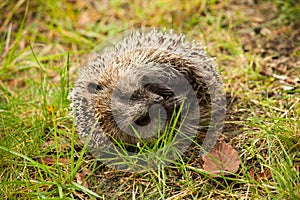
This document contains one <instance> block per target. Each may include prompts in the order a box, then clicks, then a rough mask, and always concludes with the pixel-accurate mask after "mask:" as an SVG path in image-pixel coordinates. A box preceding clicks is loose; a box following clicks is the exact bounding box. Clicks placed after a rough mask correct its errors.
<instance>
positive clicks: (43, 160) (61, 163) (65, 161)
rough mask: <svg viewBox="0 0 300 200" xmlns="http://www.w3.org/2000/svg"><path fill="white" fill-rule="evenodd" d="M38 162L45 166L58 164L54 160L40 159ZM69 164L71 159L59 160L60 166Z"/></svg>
mask: <svg viewBox="0 0 300 200" xmlns="http://www.w3.org/2000/svg"><path fill="white" fill-rule="evenodd" d="M37 161H38V162H39V163H41V164H45V165H54V164H56V159H54V158H38V160H37ZM68 163H69V159H67V158H59V159H58V164H60V165H63V164H68Z"/></svg>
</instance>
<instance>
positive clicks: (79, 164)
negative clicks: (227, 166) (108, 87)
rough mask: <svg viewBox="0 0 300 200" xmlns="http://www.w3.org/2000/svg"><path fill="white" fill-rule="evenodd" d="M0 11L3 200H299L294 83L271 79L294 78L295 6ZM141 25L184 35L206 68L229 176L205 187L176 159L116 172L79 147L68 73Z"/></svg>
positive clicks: (200, 176)
mask: <svg viewBox="0 0 300 200" xmlns="http://www.w3.org/2000/svg"><path fill="white" fill-rule="evenodd" d="M0 10H1V12H0V13H3V14H2V15H1V16H0V33H1V34H0V66H1V67H0V155H1V156H0V158H1V159H0V195H1V197H2V198H3V199H50V198H51V199H59V198H64V199H102V198H103V199H117V198H119V199H128V198H132V199H199V198H200V199H201V198H202V199H216V198H217V199H224V198H227V199H228V198H237V199H255V198H257V199H299V198H300V182H299V180H300V174H299V173H300V172H299V171H300V170H299V168H300V152H299V149H300V140H299V138H300V133H299V130H300V102H299V101H300V100H299V99H300V97H299V96H300V93H299V83H297V82H296V83H295V84H290V83H289V82H286V81H282V80H280V79H277V78H276V77H274V76H272V73H273V74H274V73H275V74H276V73H277V74H278V75H282V76H286V77H288V78H290V79H294V78H295V77H298V78H300V75H299V74H300V73H299V55H300V53H299V43H300V41H299V39H297V37H296V36H297V34H299V28H298V29H297V28H294V27H297V24H298V25H299V20H300V17H299V15H298V13H300V12H299V10H300V8H299V5H298V4H297V2H296V1H292V0H291V1H279V0H278V1H272V2H269V1H260V3H259V5H257V4H251V3H250V4H248V5H245V4H243V3H234V1H220V2H219V1H193V3H192V2H188V1H186V2H185V1H182V2H181V1H176V2H175V1H174V2H172V1H155V2H153V3H150V2H146V1H131V2H124V1H119V0H116V1H111V2H108V1H103V2H101V3H100V2H93V3H91V2H80V1H51V0H49V1H34V2H33V1H24V0H19V1H15V2H12V1H3V2H1V3H0ZM97 13H98V14H97ZM99 16H100V17H99ZM141 26H154V27H167V28H173V29H175V30H176V31H178V32H184V33H186V35H188V36H189V37H191V38H193V39H196V40H202V41H203V43H204V44H205V45H207V46H208V49H207V50H208V52H209V54H210V55H212V56H215V57H216V62H217V63H218V65H219V69H220V71H221V74H222V77H223V80H224V83H225V86H226V92H227V94H228V96H230V98H229V99H228V105H229V106H228V114H227V119H226V122H225V128H224V134H223V138H224V140H225V141H227V142H230V143H231V144H232V145H233V146H234V147H235V148H236V149H237V150H238V151H239V153H240V159H241V163H242V164H241V167H240V170H239V172H238V173H237V174H235V175H232V176H228V177H220V178H211V177H210V176H209V175H208V174H207V173H206V172H205V171H204V170H202V168H201V166H197V165H196V166H194V165H190V164H186V163H185V162H184V161H182V160H179V161H178V162H175V163H173V165H171V166H168V167H163V166H158V168H157V170H150V171H147V172H144V173H138V174H136V173H129V172H122V171H118V170H114V169H109V168H107V167H105V166H103V165H101V164H100V163H99V162H97V160H96V159H94V158H93V157H91V156H90V155H89V153H88V152H87V151H86V147H85V145H84V144H82V143H81V142H80V139H79V138H78V136H77V134H76V131H75V127H74V123H73V121H74V120H73V117H72V116H70V115H69V106H68V105H69V103H70V102H69V101H68V99H67V96H68V93H69V91H70V89H71V88H72V86H73V84H74V80H75V78H76V74H77V71H78V69H79V66H80V65H82V64H84V62H85V60H86V58H87V54H88V53H89V52H90V51H91V50H92V49H93V48H94V47H96V46H97V45H98V44H99V43H100V42H101V41H103V40H104V39H105V38H108V37H110V36H112V35H114V34H116V33H119V32H121V31H123V30H126V29H129V28H132V27H141ZM298 27H299V26H298ZM254 30H255V31H256V32H257V33H256V32H255V31H254ZM298 37H299V36H298ZM276 41H280V43H278V44H281V45H283V47H282V46H281V47H280V46H278V45H276ZM272 42H275V44H273V43H272ZM281 57H287V58H288V59H287V61H285V62H284V64H282V63H281V64H280V63H279V64H278V62H279V61H280V59H281ZM278 60H279V61H278ZM272 64H273V65H272ZM281 65H284V66H283V67H281V68H280V67H278V66H281ZM270 66H273V68H272V70H273V71H272V73H271V75H270V74H269V75H266V73H263V72H265V71H266V68H268V69H270V68H271V67H270ZM274 66H275V67H274ZM285 69H286V70H285ZM287 86H289V89H286V87H287ZM49 158H51V159H50V160H51V162H49V160H47V159H49ZM196 163H197V162H196ZM199 165H200V164H199Z"/></svg>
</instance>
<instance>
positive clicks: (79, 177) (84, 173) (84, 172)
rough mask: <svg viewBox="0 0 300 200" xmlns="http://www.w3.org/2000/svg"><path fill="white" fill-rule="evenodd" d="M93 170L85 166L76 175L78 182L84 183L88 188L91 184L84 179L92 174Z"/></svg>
mask: <svg viewBox="0 0 300 200" xmlns="http://www.w3.org/2000/svg"><path fill="white" fill-rule="evenodd" d="M90 173H91V171H90V170H89V169H86V168H84V169H83V170H82V172H81V173H79V172H77V173H76V175H75V178H76V182H77V183H78V184H80V185H83V186H84V187H85V188H88V187H89V185H88V183H87V182H86V181H84V179H85V177H86V176H87V175H88V174H90Z"/></svg>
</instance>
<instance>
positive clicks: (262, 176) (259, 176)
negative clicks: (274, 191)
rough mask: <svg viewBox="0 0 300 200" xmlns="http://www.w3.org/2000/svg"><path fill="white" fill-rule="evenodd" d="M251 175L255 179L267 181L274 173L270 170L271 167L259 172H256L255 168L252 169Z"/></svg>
mask: <svg viewBox="0 0 300 200" xmlns="http://www.w3.org/2000/svg"><path fill="white" fill-rule="evenodd" d="M249 175H250V176H251V177H252V178H254V180H255V181H260V180H261V181H266V180H269V179H270V178H272V174H271V172H270V169H266V170H264V171H261V172H259V173H257V174H256V173H255V170H254V168H252V169H250V171H249Z"/></svg>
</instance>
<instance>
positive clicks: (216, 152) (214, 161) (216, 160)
mask: <svg viewBox="0 0 300 200" xmlns="http://www.w3.org/2000/svg"><path fill="white" fill-rule="evenodd" d="M202 159H203V161H204V164H203V169H204V170H205V171H207V172H211V173H212V174H211V175H212V177H215V176H218V175H220V174H223V175H228V174H229V173H228V172H231V173H235V172H237V170H238V169H239V165H240V160H239V154H238V152H237V151H236V150H235V149H234V148H233V147H232V146H231V145H230V144H226V143H223V142H219V143H217V144H216V146H215V147H214V149H213V150H212V151H211V152H210V153H209V154H206V155H203V157H202Z"/></svg>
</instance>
